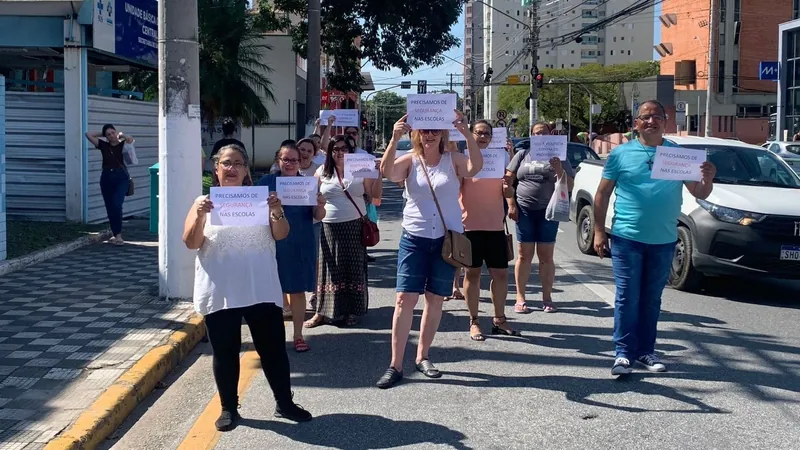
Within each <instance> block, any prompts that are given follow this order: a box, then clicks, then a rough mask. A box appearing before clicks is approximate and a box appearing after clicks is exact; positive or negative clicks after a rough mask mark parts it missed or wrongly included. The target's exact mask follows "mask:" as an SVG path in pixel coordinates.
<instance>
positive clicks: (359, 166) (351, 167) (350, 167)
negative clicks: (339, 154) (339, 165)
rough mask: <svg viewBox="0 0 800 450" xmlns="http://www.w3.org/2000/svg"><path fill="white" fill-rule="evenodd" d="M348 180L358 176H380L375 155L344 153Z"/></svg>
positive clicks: (345, 174) (345, 173) (345, 176)
mask: <svg viewBox="0 0 800 450" xmlns="http://www.w3.org/2000/svg"><path fill="white" fill-rule="evenodd" d="M343 178H345V179H347V180H354V179H356V178H378V170H377V169H376V168H375V157H374V156H372V155H370V154H369V153H346V154H345V155H344V176H343Z"/></svg>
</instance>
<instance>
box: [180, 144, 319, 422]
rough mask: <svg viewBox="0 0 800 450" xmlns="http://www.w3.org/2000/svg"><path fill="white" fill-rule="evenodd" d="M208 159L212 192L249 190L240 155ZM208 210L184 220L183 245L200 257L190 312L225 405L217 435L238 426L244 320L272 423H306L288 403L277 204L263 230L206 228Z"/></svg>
mask: <svg viewBox="0 0 800 450" xmlns="http://www.w3.org/2000/svg"><path fill="white" fill-rule="evenodd" d="M212 160H213V163H214V171H213V172H212V180H213V184H212V185H213V186H215V187H216V186H222V187H238V186H252V184H253V181H252V179H251V178H250V171H249V168H248V158H247V153H246V152H245V151H244V149H243V148H241V147H239V146H236V145H229V146H225V147H223V148H222V149H220V151H219V152H218V153H217V154H216V155H215V156H214V158H212ZM213 208H214V205H213V204H212V203H211V200H210V199H209V197H208V196H207V195H204V196H200V197H198V198H197V200H196V201H195V203H194V205H193V206H192V209H191V210H190V211H189V213H188V214H187V216H186V224H185V226H184V232H183V242H184V243H185V244H186V247H187V248H189V249H190V250H197V260H196V262H195V278H194V307H195V310H197V312H198V313H200V314H202V315H203V316H205V322H206V330H207V334H208V340H209V342H211V348H212V350H213V352H214V360H213V370H214V381H215V382H216V384H217V390H218V391H219V397H220V402H221V403H222V414H221V415H220V416H219V419H217V421H216V427H217V430H219V431H228V430H232V429H233V428H234V427H235V426H236V424H237V422H238V421H239V419H240V417H239V413H238V412H237V408H238V405H239V396H238V393H237V388H238V382H239V351H240V350H241V347H242V318H244V320H245V321H246V322H247V326H248V327H249V328H250V334H251V335H252V337H253V345H254V346H255V348H256V352H258V356H259V358H261V366H262V367H263V369H264V374H265V375H266V376H267V381H269V385H270V387H271V388H272V393H273V395H274V396H275V401H276V403H277V406H276V408H275V416H276V417H285V418H287V419H290V420H294V421H298V422H305V421H308V420H311V414H310V413H309V412H308V411H306V410H304V409H303V408H301V407H299V406H297V405H295V403H294V401H293V400H292V389H291V382H290V377H289V375H290V373H289V370H290V369H289V357H288V356H287V354H286V337H285V333H286V331H285V328H284V325H283V314H282V309H281V306H282V304H283V296H282V293H281V284H280V280H279V277H278V263H277V261H276V258H275V241H276V240H281V239H284V238H286V236H287V235H288V234H289V223H288V222H287V220H286V215H285V214H284V211H283V208H282V206H281V202H280V200H278V198H277V197H275V196H272V195H271V196H270V198H269V225H266V226H249V227H235V226H217V225H211V224H210V223H209V221H208V220H207V217H208V213H210V212H211V210H212V209H213Z"/></svg>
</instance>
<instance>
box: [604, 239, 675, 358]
mask: <svg viewBox="0 0 800 450" xmlns="http://www.w3.org/2000/svg"><path fill="white" fill-rule="evenodd" d="M674 255H675V242H673V243H671V244H660V245H652V244H644V243H641V242H637V241H632V240H630V239H625V238H621V237H619V236H612V237H611V262H612V265H613V267H614V284H615V285H616V289H617V293H616V297H615V299H614V346H615V348H616V354H617V357H618V358H619V357H622V358H628V359H629V360H631V361H633V360H635V359H636V358H638V357H640V356H643V355H647V354H650V353H653V352H654V350H655V345H656V328H657V326H658V315H659V313H660V312H661V293H662V292H663V291H664V287H665V286H666V285H667V280H668V279H669V271H670V266H671V264H672V258H673V256H674Z"/></svg>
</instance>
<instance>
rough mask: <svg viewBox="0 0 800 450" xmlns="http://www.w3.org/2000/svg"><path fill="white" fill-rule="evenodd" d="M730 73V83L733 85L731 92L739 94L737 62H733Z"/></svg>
mask: <svg viewBox="0 0 800 450" xmlns="http://www.w3.org/2000/svg"><path fill="white" fill-rule="evenodd" d="M731 69H732V73H731V83H732V84H733V92H739V61H738V60H734V61H733V67H732V68H731Z"/></svg>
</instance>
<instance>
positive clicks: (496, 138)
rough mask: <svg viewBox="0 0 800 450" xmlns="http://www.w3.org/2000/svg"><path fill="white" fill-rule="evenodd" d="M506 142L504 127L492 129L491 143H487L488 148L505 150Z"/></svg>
mask: <svg viewBox="0 0 800 450" xmlns="http://www.w3.org/2000/svg"><path fill="white" fill-rule="evenodd" d="M506 141H508V130H507V129H506V128H505V127H501V128H492V141H491V142H489V148H506Z"/></svg>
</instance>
